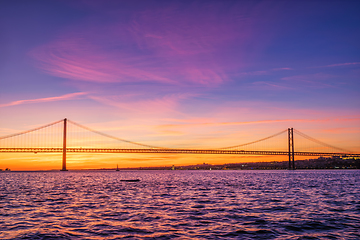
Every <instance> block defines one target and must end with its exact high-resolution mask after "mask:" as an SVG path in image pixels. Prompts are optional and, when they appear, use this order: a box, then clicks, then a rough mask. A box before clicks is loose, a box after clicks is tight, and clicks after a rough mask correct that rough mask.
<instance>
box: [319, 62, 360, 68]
mask: <svg viewBox="0 0 360 240" xmlns="http://www.w3.org/2000/svg"><path fill="white" fill-rule="evenodd" d="M359 64H360V62H351V63H337V64H331V65H326V66H324V67H341V66H351V65H359Z"/></svg>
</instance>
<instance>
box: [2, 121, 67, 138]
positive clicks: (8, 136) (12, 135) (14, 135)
mask: <svg viewBox="0 0 360 240" xmlns="http://www.w3.org/2000/svg"><path fill="white" fill-rule="evenodd" d="M62 121H64V120H63V119H62V120H59V121H56V122H53V123H49V124H47V125H44V126H41V127H38V128H34V129H31V130H27V131H24V132H20V133H15V134H11V135H7V136H4V137H0V140H2V139H5V138H10V137H16V136H19V135H22V134H26V133H30V132H34V131H37V130H40V129H43V128H47V127H50V126H52V125H55V124H57V123H60V122H62Z"/></svg>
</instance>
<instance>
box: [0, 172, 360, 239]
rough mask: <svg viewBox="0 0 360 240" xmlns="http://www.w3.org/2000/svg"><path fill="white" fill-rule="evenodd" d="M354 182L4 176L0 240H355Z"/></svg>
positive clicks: (155, 175) (326, 177)
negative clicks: (129, 180) (118, 239)
mask: <svg viewBox="0 0 360 240" xmlns="http://www.w3.org/2000/svg"><path fill="white" fill-rule="evenodd" d="M124 179H140V181H139V182H124V181H121V180H124ZM359 182H360V171H359V170H330V171H327V170H322V171H321V170H319V171H300V170H296V171H286V170H284V171H280V170H278V171H275V170H274V171H229V170H224V171H119V172H116V171H78V172H71V171H69V172H0V239H79V238H80V239H117V238H123V237H127V238H129V239H176V238H178V239H360V232H359V229H360V184H359Z"/></svg>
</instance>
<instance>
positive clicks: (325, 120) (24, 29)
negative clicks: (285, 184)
mask: <svg viewBox="0 0 360 240" xmlns="http://www.w3.org/2000/svg"><path fill="white" fill-rule="evenodd" d="M359 10H360V2H358V1H271V0H269V1H250V0H249V1H230V0H228V1H184V0H182V1H172V0H169V1H136V0H135V1H110V0H108V1H95V0H88V1H85V0H78V1H77V0H74V1H73V0H71V1H70V0H53V1H40V0H33V1H21V0H13V1H1V2H0V115H1V118H0V136H4V135H8V134H13V133H17V132H21V131H25V130H28V129H32V128H35V127H39V126H42V125H45V124H47V123H50V122H54V121H57V120H60V119H63V118H68V119H70V120H72V121H74V122H77V123H80V124H82V125H85V126H88V127H90V128H93V129H96V130H98V131H101V132H104V133H106V134H110V135H113V136H116V137H119V138H122V139H127V140H131V141H135V142H141V143H144V144H150V145H156V146H162V147H187V148H215V147H226V146H232V145H237V144H241V143H246V142H251V141H255V140H257V139H260V138H264V137H267V136H269V135H272V134H274V133H277V132H279V131H282V130H284V129H287V128H289V127H293V128H295V129H298V130H299V131H301V132H303V133H306V134H307V135H310V136H312V137H314V138H316V139H319V140H321V141H323V142H326V143H328V144H331V145H335V146H338V147H341V148H345V149H349V150H351V151H355V152H360V151H359V150H360V134H359V133H360V111H359V110H360V44H359V42H360V15H359V14H358V13H359ZM0 159H1V161H0V168H2V169H4V168H5V167H7V166H10V167H12V168H13V169H20V170H24V169H25V170H28V169H56V168H60V155H57V154H47V155H46V154H42V155H41V154H38V155H34V154H2V156H0ZM263 160H273V158H269V157H268V158H266V157H254V156H247V157H239V156H231V157H230V156H227V157H221V156H192V155H187V156H184V155H181V156H180V155H135V154H134V155H131V154H130V155H129V154H123V155H84V156H80V155H72V156H69V160H68V166H69V168H71V167H73V168H92V167H109V166H114V164H119V166H122V167H133V166H136V167H137V166H162V165H172V164H175V165H182V164H190V163H193V164H198V163H203V162H207V163H213V164H215V163H226V162H241V161H263Z"/></svg>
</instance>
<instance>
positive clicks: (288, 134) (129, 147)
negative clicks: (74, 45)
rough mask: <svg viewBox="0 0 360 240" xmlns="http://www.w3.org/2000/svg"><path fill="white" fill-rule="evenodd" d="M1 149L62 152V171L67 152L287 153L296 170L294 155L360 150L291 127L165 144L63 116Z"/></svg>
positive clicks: (0, 144)
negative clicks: (235, 141) (231, 142)
mask: <svg viewBox="0 0 360 240" xmlns="http://www.w3.org/2000/svg"><path fill="white" fill-rule="evenodd" d="M284 135H285V136H284ZM294 135H296V136H297V137H296V139H297V146H298V145H299V150H297V151H295V139H294ZM0 152H3V153H25V152H27V153H30V152H31V153H62V169H61V170H62V171H67V168H66V154H67V153H182V154H237V155H286V156H288V157H289V169H292V170H295V156H341V157H356V158H359V157H360V153H354V152H351V151H348V150H345V149H342V148H338V147H335V146H332V145H329V144H327V143H324V142H322V141H319V140H317V139H315V138H312V137H310V136H308V135H306V134H304V133H302V132H300V131H298V130H296V129H293V128H288V129H285V130H283V131H281V132H278V133H276V134H274V135H271V136H269V137H266V138H262V139H259V140H257V141H252V142H249V143H245V144H240V145H235V146H230V147H224V148H213V149H192V148H166V147H157V146H151V145H147V144H142V143H137V142H132V141H128V140H124V139H121V138H117V137H114V136H111V135H108V134H105V133H102V132H98V131H95V130H93V129H90V128H88V127H85V126H83V125H80V124H78V123H76V122H73V121H70V120H67V119H66V118H65V119H63V120H60V121H57V122H53V123H50V124H47V125H44V126H41V127H38V128H35V129H31V130H28V131H24V132H20V133H17V134H12V135H8V136H4V137H0Z"/></svg>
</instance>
